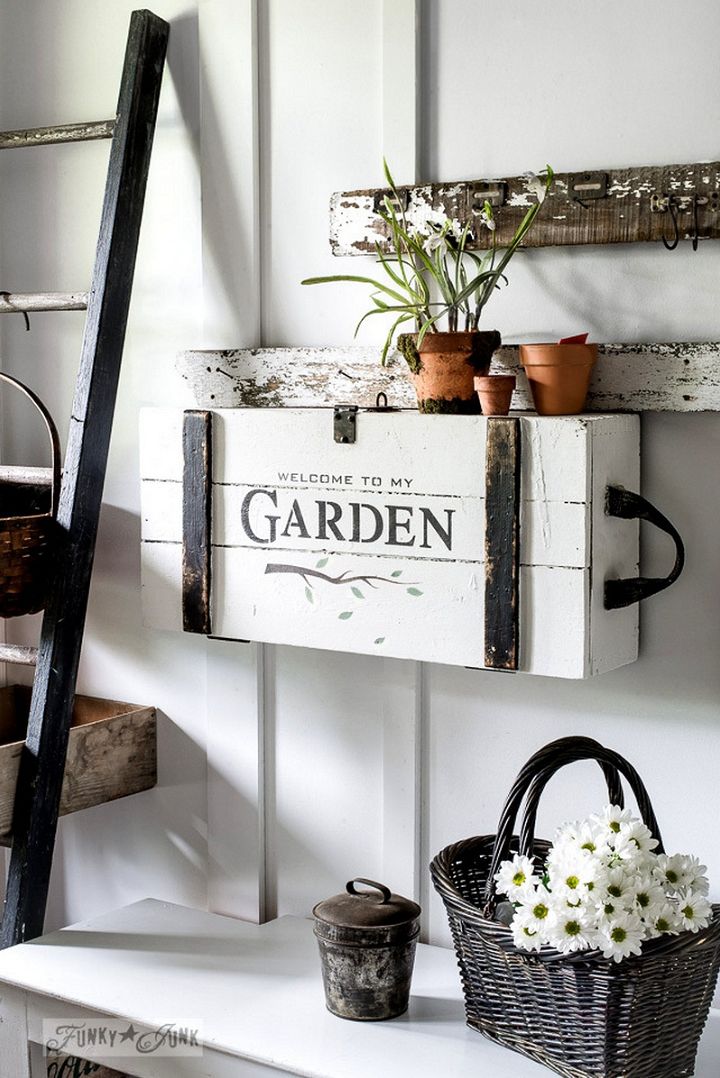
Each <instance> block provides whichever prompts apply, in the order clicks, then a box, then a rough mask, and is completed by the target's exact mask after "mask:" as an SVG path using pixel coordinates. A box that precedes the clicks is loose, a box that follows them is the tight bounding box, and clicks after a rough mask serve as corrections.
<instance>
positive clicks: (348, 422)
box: [333, 404, 358, 445]
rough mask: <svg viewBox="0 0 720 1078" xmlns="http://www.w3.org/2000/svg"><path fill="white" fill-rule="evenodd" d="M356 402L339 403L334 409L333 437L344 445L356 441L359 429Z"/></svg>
mask: <svg viewBox="0 0 720 1078" xmlns="http://www.w3.org/2000/svg"><path fill="white" fill-rule="evenodd" d="M357 413H358V406H357V405H356V404H337V405H335V409H334V411H333V437H334V438H335V441H336V442H340V443H341V444H342V445H349V444H351V443H353V442H354V441H355V435H356V431H357Z"/></svg>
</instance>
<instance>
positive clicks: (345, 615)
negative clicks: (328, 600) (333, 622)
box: [338, 610, 353, 621]
mask: <svg viewBox="0 0 720 1078" xmlns="http://www.w3.org/2000/svg"><path fill="white" fill-rule="evenodd" d="M352 616H353V612H352V610H343V612H342V614H338V618H339V619H340V621H347V619H348V618H351V617H352Z"/></svg>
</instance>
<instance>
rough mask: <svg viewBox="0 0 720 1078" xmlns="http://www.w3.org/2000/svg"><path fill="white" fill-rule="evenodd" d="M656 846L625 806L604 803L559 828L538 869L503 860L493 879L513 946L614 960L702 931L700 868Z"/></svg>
mask: <svg viewBox="0 0 720 1078" xmlns="http://www.w3.org/2000/svg"><path fill="white" fill-rule="evenodd" d="M657 845H658V842H657V839H655V838H653V836H652V835H651V833H650V831H649V830H648V828H647V827H646V826H645V824H643V823H642V822H641V821H640V820H639V819H637V818H635V817H633V815H632V813H631V812H630V810H629V809H621V808H619V807H618V806H617V805H607V806H606V808H605V809H604V810H603V811H602V812H601V813H599V814H597V815H593V816H590V817H589V818H588V819H585V820H581V821H579V822H576V823H569V824H565V825H564V826H563V827H561V828H560V830H559V831H558V832H557V833H556V835H555V839H554V843H553V845H552V847H551V848H550V850H549V852H548V856H547V860H546V862H545V864H544V866H543V867H542V869H541V870H540V872H537V871H536V868H535V864H534V862H533V861H532V859H531V858H528V857H525V856H523V855H521V854H515V855H514V856H513V857H512V858H511V859H509V860H507V861H503V862H502V863H501V865H500V871H499V872H498V873H497V875H496V876H495V880H496V882H497V890H498V892H499V893H500V894H504V895H506V896H507V898H508V900H509V901H510V902H511V903H512V905H513V906H514V909H515V912H514V916H513V920H512V922H511V925H510V927H511V930H512V934H513V939H514V942H515V945H516V946H517V947H518V948H520V949H521V950H526V951H537V950H539V949H540V948H541V947H543V946H550V947H553V948H555V949H556V950H558V951H560V952H562V953H563V954H571V953H573V952H576V951H585V950H591V949H597V950H600V951H601V952H602V954H603V956H604V957H605V958H607V959H612V960H613V961H615V962H620V961H622V960H623V959H624V958H627V957H628V956H629V955H638V954H640V953H641V949H642V945H643V943H644V941H645V940H651V939H656V938H658V937H660V936H667V935H673V936H674V935H678V933H680V932H684V931H689V932H699V931H700V929H702V928H705V927H707V925H708V924H710V922H711V920H712V917H713V910H712V906H711V904H710V902H709V901H708V898H707V894H708V890H709V886H708V880H707V877H706V876H705V872H706V868H705V865H701V864H700V863H699V861H698V860H697V858H695V857H691V856H687V855H685V854H675V855H674V856H672V857H668V856H666V855H665V854H656V853H655V852H654V850H655V847H656V846H657Z"/></svg>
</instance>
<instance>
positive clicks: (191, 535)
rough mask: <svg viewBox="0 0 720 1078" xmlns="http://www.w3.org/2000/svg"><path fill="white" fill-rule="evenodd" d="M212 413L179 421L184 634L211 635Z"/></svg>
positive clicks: (190, 415) (193, 413)
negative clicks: (181, 442) (181, 483)
mask: <svg viewBox="0 0 720 1078" xmlns="http://www.w3.org/2000/svg"><path fill="white" fill-rule="evenodd" d="M211 564H212V412H201V411H188V412H185V415H184V417H183V551H182V613H183V629H184V630H185V632H186V633H201V634H203V635H205V636H209V635H210V633H211V632H212V619H211V615H210V575H211Z"/></svg>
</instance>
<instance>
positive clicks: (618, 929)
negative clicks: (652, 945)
mask: <svg viewBox="0 0 720 1078" xmlns="http://www.w3.org/2000/svg"><path fill="white" fill-rule="evenodd" d="M644 938H645V926H644V925H643V923H642V921H641V920H640V918H639V917H638V916H637V915H636V914H634V913H626V914H624V915H622V916H620V917H616V918H615V919H614V920H611V921H609V922H608V923H607V924H606V925H603V927H602V928H601V929H600V933H599V940H598V945H599V947H600V949H601V951H602V953H603V956H604V957H605V958H612V960H613V961H614V962H621V961H622V960H623V958H627V957H628V956H629V955H631V954H640V952H641V951H642V941H643V939H644Z"/></svg>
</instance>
